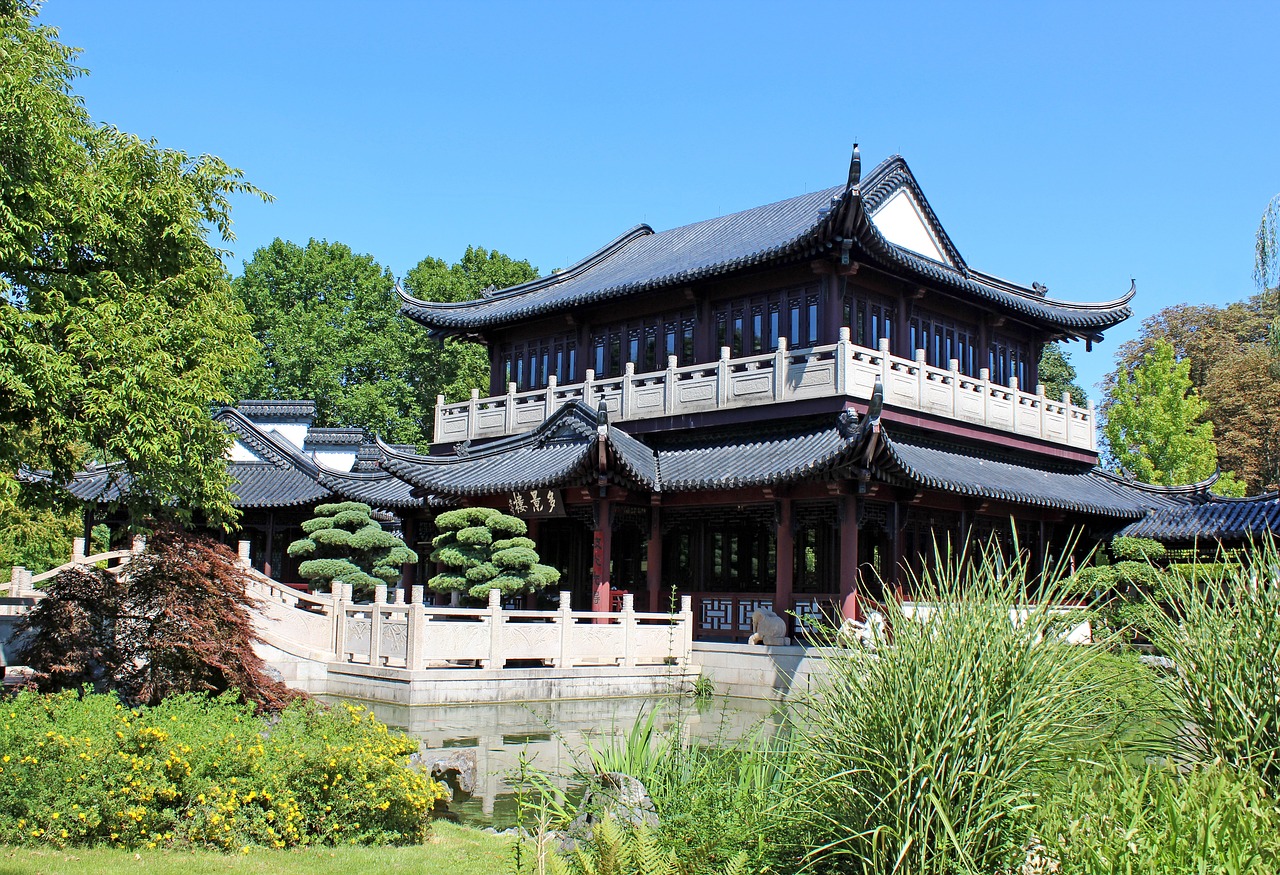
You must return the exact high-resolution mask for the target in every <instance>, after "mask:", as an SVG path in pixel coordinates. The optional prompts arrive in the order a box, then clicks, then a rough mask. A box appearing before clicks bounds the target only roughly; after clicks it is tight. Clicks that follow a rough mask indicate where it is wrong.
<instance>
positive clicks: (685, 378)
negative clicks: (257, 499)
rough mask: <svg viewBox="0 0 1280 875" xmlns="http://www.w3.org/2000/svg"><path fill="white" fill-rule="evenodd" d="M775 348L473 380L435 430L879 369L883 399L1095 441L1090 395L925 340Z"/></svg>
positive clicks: (711, 397) (843, 382)
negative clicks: (996, 370) (605, 371)
mask: <svg viewBox="0 0 1280 875" xmlns="http://www.w3.org/2000/svg"><path fill="white" fill-rule="evenodd" d="M780 343H781V345H780V346H779V348H778V350H777V351H776V352H771V353H765V354H761V355H749V356H742V357H740V358H730V357H729V348H728V347H723V348H721V350H720V359H719V360H718V361H715V362H708V363H704V364H697V365H688V366H685V367H677V366H676V358H675V357H674V356H672V357H670V358H669V359H668V361H667V368H666V370H663V371H653V372H650V373H636V372H635V370H634V365H632V364H630V363H628V364H627V366H626V368H627V369H626V372H625V373H623V374H622V375H621V376H618V377H606V378H602V379H597V378H596V377H595V374H594V372H593V371H590V370H588V371H587V372H586V379H584V380H583V381H582V382H581V383H573V384H567V385H563V386H562V385H558V384H557V383H556V381H555V377H551V378H549V379H548V385H547V387H546V388H545V389H536V390H532V391H527V392H517V391H516V385H515V384H514V383H511V384H510V385H509V389H508V392H507V394H506V395H500V396H496V397H491V398H481V397H480V390H478V389H473V390H472V393H471V399H470V400H469V401H463V402H460V403H457V404H446V403H445V400H444V396H440V397H439V398H437V401H436V421H435V440H436V442H437V443H456V442H459V441H464V440H480V439H485V438H496V437H503V436H506V435H512V434H518V433H520V432H525V431H530V430H532V429H534V428H536V427H537V426H538V425H540V424H541V423H542V422H543V420H545V419H546V418H547V417H548V416H550V415H551V414H552V413H554V412H555V411H556V410H558V409H560V407H561V406H562V405H563V404H564V403H565V402H567V401H582V402H584V403H585V404H587V405H588V406H591V407H595V408H599V407H600V406H601V405H607V407H608V410H609V416H610V418H611V419H612V420H613V421H614V422H629V421H636V420H642V419H653V418H657V417H665V416H687V415H691V414H697V413H707V412H712V411H719V410H733V409H741V408H747V407H755V406H759V405H766V404H781V403H785V402H789V401H801V400H807V399H814V398H835V397H844V398H849V399H857V400H861V401H865V400H867V399H869V398H870V397H871V392H872V389H873V388H874V386H875V382H876V380H877V379H879V380H880V381H881V383H883V385H884V402H885V405H886V407H896V408H899V409H901V410H906V411H912V412H918V413H925V414H931V415H933V416H939V417H943V418H945V419H952V420H956V421H957V422H962V423H966V424H970V425H977V426H985V427H987V428H991V429H995V430H997V431H1004V432H1008V433H1010V434H1014V435H1017V436H1019V437H1026V438H1033V439H1038V440H1044V441H1048V442H1051V443H1056V444H1060V445H1062V446H1066V447H1072V448H1075V449H1080V450H1087V451H1091V452H1096V451H1097V435H1096V430H1095V420H1096V416H1095V412H1094V406H1093V402H1092V401H1090V402H1089V406H1088V407H1077V406H1076V405H1074V404H1072V403H1071V396H1070V394H1064V395H1063V397H1062V398H1061V399H1056V398H1050V397H1048V396H1046V395H1045V394H1044V387H1043V386H1037V387H1036V390H1037V391H1036V392H1034V393H1032V392H1026V391H1023V390H1022V389H1020V388H1018V385H1017V380H1016V379H1012V380H1010V385H1009V386H1004V385H1001V384H999V383H995V382H992V381H991V380H990V379H989V374H988V372H987V370H986V369H985V368H984V369H983V370H982V371H981V372H980V373H979V376H977V377H971V376H968V375H966V374H963V373H961V372H960V369H959V362H958V361H956V360H955V359H952V360H951V362H950V367H949V368H936V367H933V366H931V365H928V364H926V363H925V360H924V359H925V352H924V350H917V351H916V357H915V359H914V360H913V359H905V358H901V357H899V356H895V355H892V354H890V353H889V351H888V341H887V340H886V341H882V342H881V347H880V349H870V348H867V347H862V346H856V345H855V344H853V343H851V342H850V340H849V329H848V328H842V329H841V330H840V340H839V342H837V343H832V344H826V345H822V346H812V347H808V348H806V349H795V350H792V349H788V348H787V346H786V343H785V340H782V341H780Z"/></svg>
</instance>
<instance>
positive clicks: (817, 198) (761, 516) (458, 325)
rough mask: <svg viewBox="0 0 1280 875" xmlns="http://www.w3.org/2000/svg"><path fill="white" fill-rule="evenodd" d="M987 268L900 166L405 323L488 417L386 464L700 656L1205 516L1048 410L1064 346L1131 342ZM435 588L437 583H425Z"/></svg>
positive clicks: (455, 410)
mask: <svg viewBox="0 0 1280 875" xmlns="http://www.w3.org/2000/svg"><path fill="white" fill-rule="evenodd" d="M1132 295H1133V289H1132V288H1130V289H1129V290H1128V291H1127V292H1126V293H1125V294H1123V295H1122V296H1120V297H1119V298H1117V299H1115V300H1112V301H1108V302H1105V303H1098V304H1090V303H1075V302H1069V301H1063V300H1059V299H1057V298H1054V297H1051V296H1049V294H1048V290H1047V289H1046V288H1045V287H1043V286H1041V285H1039V284H1032V285H1031V286H1030V287H1024V286H1020V285H1016V284H1014V283H1011V282H1008V281H1005V280H1002V279H999V278H997V277H995V276H992V275H990V274H985V273H982V272H980V271H977V270H975V269H973V268H971V267H970V266H969V265H968V264H967V263H966V262H965V261H964V259H963V258H962V257H961V255H960V253H959V252H958V251H957V250H956V247H955V246H954V244H953V243H952V242H951V240H950V238H949V237H948V236H947V234H946V232H945V230H944V229H943V227H942V225H941V224H940V222H939V221H938V219H937V217H936V216H935V215H934V213H933V210H932V209H931V208H930V206H929V204H928V201H927V200H926V199H925V196H924V194H923V192H922V191H921V189H920V187H919V185H918V184H917V182H916V180H915V178H914V177H913V175H912V174H911V171H910V170H909V168H908V167H907V165H906V163H905V161H903V160H902V159H901V158H898V157H894V158H891V159H889V160H888V161H885V162H884V163H882V164H880V165H879V166H878V167H876V168H875V169H874V170H872V171H871V172H870V173H867V174H863V173H862V172H861V163H860V159H859V157H858V154H857V151H856V149H855V152H854V157H853V160H852V162H851V165H850V170H849V173H848V177H847V179H846V181H845V183H844V184H842V185H839V186H836V187H834V188H830V189H826V190H824V191H820V192H815V193H812V194H807V195H803V196H800V197H796V198H791V199H789V200H785V201H781V202H779V203H775V204H770V205H767V206H763V207H758V208H755V209H751V210H746V211H744V212H740V213H735V214H732V215H727V216H722V217H719V218H715V219H710V220H707V221H704V222H698V223H695V224H693V225H688V226H685V227H681V228H675V229H672V230H669V231H663V232H660V233H655V232H654V231H653V230H652V229H650V228H649V227H647V226H644V225H641V226H637V227H636V228H633V229H631V230H630V231H628V232H626V233H625V234H623V235H622V236H620V237H618V238H616V239H615V240H613V241H612V242H611V243H609V244H608V245H607V246H605V247H603V248H602V249H600V250H599V251H597V252H595V253H593V254H591V255H589V256H588V257H586V258H584V259H583V260H582V261H580V262H578V263H577V264H575V265H573V266H572V267H570V268H568V269H566V270H563V271H560V272H557V273H554V274H552V275H551V276H548V277H545V278H542V279H538V280H534V281H532V282H528V283H525V284H522V285H519V286H515V287H512V288H509V289H501V290H498V289H490V290H487V291H486V292H485V293H484V294H483V296H482V297H481V298H480V299H478V300H475V301H468V302H463V303H433V302H429V301H423V300H417V299H415V298H412V297H409V296H407V295H406V296H404V302H403V306H402V312H403V313H404V315H406V316H408V317H409V318H411V319H413V320H415V321H416V322H418V323H420V324H421V325H422V326H424V328H425V329H427V330H430V331H432V332H434V333H436V334H437V335H440V336H445V335H451V336H456V337H461V338H466V339H470V340H477V341H480V342H482V343H484V344H485V345H486V346H487V348H488V350H489V353H490V363H491V368H490V385H489V388H488V394H487V395H484V393H483V392H482V391H480V390H476V391H475V392H473V394H472V397H471V398H470V399H469V400H468V401H465V402H462V403H457V404H447V403H445V400H444V399H443V398H440V399H439V403H438V405H437V410H436V415H435V417H436V418H435V443H434V445H433V448H432V453H431V454H430V455H427V456H423V455H420V454H417V453H414V452H411V451H408V450H405V449H403V448H393V447H388V446H385V445H384V446H380V447H379V454H380V455H379V464H380V465H381V467H382V468H383V469H384V470H385V471H387V472H389V473H391V474H394V475H395V476H396V477H398V478H400V479H402V480H404V481H406V482H407V483H410V484H412V485H413V486H414V487H415V494H416V495H418V496H420V497H426V496H431V497H432V499H433V500H435V501H437V502H452V503H463V504H480V505H486V506H493V507H499V508H501V509H503V510H504V511H508V512H512V513H515V514H517V515H520V516H523V517H525V518H526V519H528V521H529V523H530V527H531V530H532V531H533V533H534V535H533V536H534V537H535V538H536V539H537V540H538V544H539V549H540V551H541V553H542V556H543V560H544V561H546V562H549V563H550V564H553V565H556V566H557V567H559V568H561V569H562V570H563V571H564V572H565V578H564V579H565V581H566V583H567V584H568V586H569V587H570V588H571V589H572V591H573V592H574V595H575V598H578V599H580V600H581V602H582V603H589V604H590V606H591V609H593V610H607V609H609V607H610V605H611V604H612V603H613V601H614V599H616V597H617V596H618V595H619V594H621V593H624V592H631V593H634V594H635V595H636V597H637V604H643V605H647V606H648V608H649V609H650V610H657V609H661V608H662V607H663V606H664V605H666V604H667V603H668V600H669V599H671V598H672V594H673V593H682V594H692V595H693V597H694V602H695V615H696V619H697V622H698V624H699V626H700V629H701V634H702V635H703V636H704V637H720V638H725V639H730V640H737V639H742V638H745V637H746V635H747V634H748V633H749V631H750V615H751V613H752V612H753V611H754V610H755V609H756V608H759V607H769V608H772V609H773V610H774V611H775V612H777V613H778V614H780V615H783V616H794V617H796V618H797V619H796V621H795V622H796V623H798V624H799V626H800V628H799V629H796V630H794V631H798V632H799V631H803V627H804V625H805V622H806V619H805V618H807V617H809V616H812V615H819V614H821V615H826V616H828V617H832V616H837V617H838V616H841V615H843V616H845V617H855V616H858V614H859V613H860V612H861V611H862V610H863V606H864V605H866V604H869V603H870V604H873V603H874V602H875V601H876V600H878V599H880V598H882V597H883V595H884V588H885V587H886V586H887V587H893V588H897V589H899V590H905V589H907V588H908V587H909V581H910V580H911V578H912V574H913V572H915V571H918V570H919V568H920V567H921V563H922V562H923V561H926V558H927V557H928V556H929V555H931V554H932V552H933V551H934V550H935V549H942V550H948V549H950V550H957V549H960V548H961V546H962V545H963V544H965V543H968V542H971V541H973V540H974V539H981V540H983V541H985V540H987V539H990V538H996V539H1002V540H1003V541H1004V542H1007V543H1008V544H1010V545H1012V544H1013V543H1015V542H1016V544H1018V545H1019V546H1020V548H1022V549H1026V550H1029V551H1030V552H1031V555H1032V557H1033V558H1036V559H1044V560H1047V559H1048V558H1049V557H1051V556H1053V555H1055V554H1060V553H1061V552H1062V551H1063V550H1065V549H1068V545H1069V544H1071V543H1075V542H1076V540H1075V539H1077V538H1080V537H1081V536H1083V538H1084V542H1083V543H1085V544H1086V546H1087V545H1089V544H1091V540H1090V539H1096V538H1099V537H1103V536H1105V535H1107V534H1110V533H1112V532H1114V531H1116V530H1118V529H1119V528H1121V527H1122V526H1124V525H1126V524H1128V523H1131V522H1134V521H1136V520H1138V519H1140V518H1142V517H1144V516H1145V515H1146V514H1148V513H1149V512H1151V511H1152V510H1155V509H1159V508H1164V507H1172V506H1176V505H1180V504H1185V503H1189V502H1195V501H1199V500H1203V498H1204V496H1206V495H1207V490H1206V488H1205V485H1204V484H1201V485H1200V486H1196V487H1188V488H1186V489H1171V490H1165V489H1158V488H1152V487H1143V486H1140V485H1137V484H1133V483H1130V482H1126V481H1124V480H1121V479H1119V478H1116V477H1114V476H1111V475H1109V474H1106V473H1104V472H1102V471H1101V470H1099V469H1098V468H1097V462H1098V456H1097V442H1096V423H1095V413H1094V410H1093V406H1092V404H1089V405H1085V406H1080V405H1078V404H1076V403H1074V402H1073V399H1071V398H1070V397H1069V396H1066V397H1062V398H1052V397H1048V396H1046V394H1045V392H1044V389H1043V387H1041V386H1039V385H1038V380H1037V373H1036V365H1037V362H1038V360H1039V357H1040V351H1041V349H1042V347H1043V345H1044V344H1046V343H1049V342H1054V341H1060V340H1078V341H1083V342H1084V343H1085V344H1086V345H1092V343H1093V342H1094V341H1096V340H1098V339H1100V338H1101V336H1102V332H1103V331H1105V330H1107V329H1108V328H1110V327H1112V326H1114V325H1116V324H1118V323H1119V322H1121V321H1122V320H1124V319H1125V318H1127V317H1128V316H1129V315H1130V309H1129V306H1128V305H1129V301H1130V299H1131V298H1132ZM421 573H423V574H429V573H430V569H424V570H423V571H422V572H421Z"/></svg>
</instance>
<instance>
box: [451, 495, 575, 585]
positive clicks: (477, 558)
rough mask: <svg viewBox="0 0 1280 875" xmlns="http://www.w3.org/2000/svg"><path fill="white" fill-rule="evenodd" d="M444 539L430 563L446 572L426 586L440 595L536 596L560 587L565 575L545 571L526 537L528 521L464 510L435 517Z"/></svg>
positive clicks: (482, 509) (484, 510)
mask: <svg viewBox="0 0 1280 875" xmlns="http://www.w3.org/2000/svg"><path fill="white" fill-rule="evenodd" d="M436 528H438V529H439V530H440V534H438V535H436V536H435V538H433V539H432V541H431V546H432V548H433V551H432V553H431V561H432V562H439V563H440V564H442V565H444V566H445V570H444V571H442V572H441V573H439V574H437V575H435V576H434V577H432V578H431V579H430V580H429V581H427V585H428V586H430V587H431V588H432V589H433V590H435V591H436V592H459V591H461V592H466V593H467V594H468V595H470V596H471V597H473V598H480V599H482V598H487V597H488V595H489V591H490V590H493V589H496V590H499V591H500V592H501V593H502V594H503V595H516V594H518V593H529V592H537V591H538V590H541V589H545V588H547V587H549V586H554V585H555V584H557V583H559V581H560V572H559V571H557V570H556V569H554V568H552V567H550V566H549V565H542V564H541V563H540V562H539V560H538V551H537V549H536V545H535V544H534V542H533V541H532V540H530V539H529V538H526V537H524V535H525V533H526V532H527V531H528V526H527V525H526V524H525V522H524V520H522V519H520V518H518V517H513V516H509V515H508V514H505V513H501V512H500V511H497V510H494V509H493V508H490V507H464V508H459V509H458V510H450V511H445V512H444V513H442V514H440V515H439V516H438V517H436Z"/></svg>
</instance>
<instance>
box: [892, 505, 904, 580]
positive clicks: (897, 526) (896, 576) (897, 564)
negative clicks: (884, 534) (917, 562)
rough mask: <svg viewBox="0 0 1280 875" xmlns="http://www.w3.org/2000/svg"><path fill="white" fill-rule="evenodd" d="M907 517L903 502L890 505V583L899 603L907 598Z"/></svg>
mask: <svg viewBox="0 0 1280 875" xmlns="http://www.w3.org/2000/svg"><path fill="white" fill-rule="evenodd" d="M906 517H907V510H906V508H905V507H903V506H902V503H901V502H899V501H895V502H893V503H892V504H890V505H889V582H890V583H891V584H892V585H893V591H894V592H895V593H896V594H897V596H898V600H899V601H901V600H902V599H903V598H905V596H906V593H905V590H904V587H905V585H906V575H905V574H904V573H903V569H902V528H903V525H904V523H906Z"/></svg>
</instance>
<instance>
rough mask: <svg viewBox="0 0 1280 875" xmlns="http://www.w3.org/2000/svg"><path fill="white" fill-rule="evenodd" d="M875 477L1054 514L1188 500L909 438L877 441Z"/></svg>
mask: <svg viewBox="0 0 1280 875" xmlns="http://www.w3.org/2000/svg"><path fill="white" fill-rule="evenodd" d="M876 467H877V469H878V471H879V473H881V474H883V475H887V476H889V477H890V478H895V477H896V478H898V479H901V480H905V481H907V482H910V483H914V484H917V485H920V486H927V487H929V488H931V489H940V490H944V491H946V492H953V493H957V494H960V495H969V496H973V497H977V498H988V499H994V500H998V501H1008V502H1012V503H1014V504H1029V505H1033V506H1037V507H1049V508H1055V509H1058V510H1067V511H1077V512H1080V513H1090V514H1100V515H1103V516H1111V517H1121V518H1129V519H1136V518H1138V517H1141V516H1143V515H1144V514H1145V513H1146V512H1147V511H1148V510H1149V509H1150V508H1153V507H1169V506H1172V505H1175V504H1178V503H1181V502H1185V501H1188V500H1190V499H1191V496H1192V494H1193V493H1190V492H1188V491H1187V490H1184V489H1174V490H1161V489H1159V488H1158V487H1154V488H1153V487H1145V486H1141V485H1138V484H1132V483H1128V482H1126V481H1124V480H1121V479H1120V478H1118V477H1114V476H1111V475H1109V474H1105V473H1103V472H1102V471H1099V470H1098V469H1096V468H1093V469H1090V468H1081V467H1078V466H1077V467H1067V466H1061V467H1059V466H1052V467H1050V466H1045V465H1040V464H1035V463H1034V462H1031V461H1028V460H1014V459H1012V458H1011V457H1007V456H1006V457H1000V456H997V455H995V454H993V453H991V452H989V451H984V450H982V449H979V448H976V447H965V448H963V449H962V448H960V447H956V446H944V445H939V444H935V443H932V442H926V441H918V440H913V439H912V438H909V437H897V438H893V437H890V436H889V435H888V434H884V435H883V440H882V446H881V448H880V449H879V450H878V452H877V457H876Z"/></svg>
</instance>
